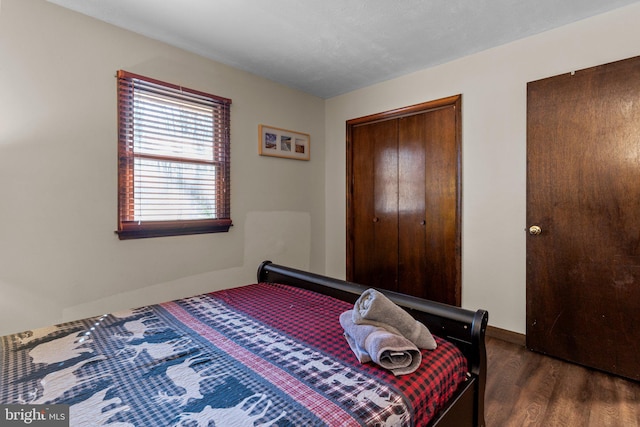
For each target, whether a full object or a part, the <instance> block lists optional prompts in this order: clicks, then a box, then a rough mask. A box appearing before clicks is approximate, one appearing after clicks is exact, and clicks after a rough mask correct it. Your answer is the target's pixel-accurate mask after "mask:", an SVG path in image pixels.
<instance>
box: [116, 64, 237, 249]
mask: <svg viewBox="0 0 640 427" xmlns="http://www.w3.org/2000/svg"><path fill="white" fill-rule="evenodd" d="M117 77H118V211H119V213H118V216H119V220H118V230H117V231H116V233H117V234H118V236H119V238H120V239H136V238H142V237H159V236H175V235H182V234H199V233H216V232H225V231H229V227H230V226H231V216H230V191H229V164H230V160H229V151H230V150H229V145H230V144H229V140H230V138H229V124H230V118H229V110H230V106H231V100H230V99H226V98H221V97H219V96H215V95H210V94H206V93H202V92H198V91H195V90H191V89H186V88H183V87H180V86H176V85H172V84H168V83H164V82H160V81H157V80H153V79H149V78H147V77H143V76H139V75H136V74H132V73H129V72H127V71H122V70H120V71H118V76H117Z"/></svg>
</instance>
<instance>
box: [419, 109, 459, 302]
mask: <svg viewBox="0 0 640 427" xmlns="http://www.w3.org/2000/svg"><path fill="white" fill-rule="evenodd" d="M424 118H425V123H424V127H425V129H426V141H425V158H426V164H427V165H428V167H426V168H425V176H424V179H425V182H426V186H425V188H426V194H425V200H426V204H425V218H426V225H425V240H426V252H427V273H426V274H427V276H428V282H429V283H428V285H427V287H426V289H427V294H426V296H425V297H426V298H428V299H433V300H436V301H440V302H445V303H447V304H451V305H458V306H459V305H460V300H461V298H460V287H459V286H455V284H456V283H459V280H460V277H459V271H460V270H459V260H460V252H461V247H460V241H461V239H460V212H461V210H460V197H459V195H458V191H459V189H460V184H459V180H460V158H459V153H460V147H459V141H458V138H457V136H456V129H457V128H458V124H457V123H456V120H457V112H456V107H455V106H448V107H445V108H441V109H437V110H434V111H431V112H429V113H427V114H425V116H424Z"/></svg>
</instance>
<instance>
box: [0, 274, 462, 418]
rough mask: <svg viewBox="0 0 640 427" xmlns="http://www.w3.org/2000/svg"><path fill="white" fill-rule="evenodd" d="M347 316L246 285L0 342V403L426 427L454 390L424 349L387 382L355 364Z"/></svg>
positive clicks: (82, 413)
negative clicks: (416, 363) (342, 320)
mask: <svg viewBox="0 0 640 427" xmlns="http://www.w3.org/2000/svg"><path fill="white" fill-rule="evenodd" d="M350 308H352V305H351V304H348V303H345V302H342V301H339V300H336V299H333V298H330V297H327V296H324V295H319V294H316V293H313V292H309V291H305V290H301V289H296V288H292V287H289V286H284V285H273V284H263V283H261V284H255V285H249V286H244V287H241V288H235V289H229V290H224V291H219V292H214V293H210V294H205V295H199V296H195V297H191V298H185V299H181V300H176V301H172V302H167V303H164V304H159V305H152V306H147V307H141V308H138V309H135V310H127V311H122V312H117V313H112V314H108V315H104V316H100V317H97V318H91V319H84V320H79V321H75V322H69V323H65V324H61V325H56V326H52V327H48V328H41V329H36V330H33V331H28V332H25V333H20V334H15V335H9V336H5V337H2V338H0V345H1V346H2V347H1V348H0V403H3V404H15V403H23V404H26V403H30V404H43V403H46V404H55V403H65V404H69V405H70V421H71V423H70V424H71V426H91V427H96V426H109V425H111V426H138V427H143V426H184V427H190V426H198V427H200V426H210V425H215V426H324V425H329V426H405V425H407V426H408V425H416V426H424V425H427V424H428V422H429V420H430V419H431V418H432V417H433V416H434V414H435V413H436V412H437V411H438V410H439V409H440V408H441V406H442V405H443V404H444V403H445V402H446V401H447V400H448V399H449V398H450V396H451V395H452V394H453V392H454V391H455V389H456V388H457V385H458V384H459V383H460V382H462V381H464V380H465V378H466V370H467V368H466V361H465V359H464V357H463V356H462V355H461V353H460V352H459V351H458V350H457V349H456V347H455V346H453V345H452V344H450V343H448V342H446V341H444V340H442V339H439V338H437V337H436V340H437V342H438V348H437V349H436V350H435V351H432V352H431V351H426V350H423V362H422V364H421V367H420V368H419V369H418V370H417V371H416V372H415V373H413V374H410V375H406V376H401V377H395V376H393V375H392V374H391V373H389V372H387V371H385V370H383V369H381V368H379V367H377V366H376V365H373V364H360V363H359V362H358V361H357V359H356V358H355V356H354V355H353V353H352V352H351V350H350V349H349V346H348V344H347V342H346V340H345V338H344V336H343V331H342V328H341V326H340V324H339V322H338V316H339V315H340V313H342V312H343V311H345V310H347V309H350Z"/></svg>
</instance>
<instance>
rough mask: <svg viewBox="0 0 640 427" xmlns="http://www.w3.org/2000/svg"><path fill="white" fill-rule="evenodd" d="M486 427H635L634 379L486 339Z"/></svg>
mask: <svg viewBox="0 0 640 427" xmlns="http://www.w3.org/2000/svg"><path fill="white" fill-rule="evenodd" d="M487 359H488V361H487V365H488V367H487V388H486V395H485V411H486V412H485V416H486V421H487V427H510V426H514V427H516V426H517V427H521V426H532V427H533V426H540V427H556V426H559V427H564V426H566V427H574V426H589V427H606V426H611V427H638V426H640V383H637V382H633V381H629V380H626V379H623V378H621V377H617V376H613V375H609V374H606V373H603V372H601V371H595V370H592V369H589V368H585V367H582V366H579V365H575V364H572V363H567V362H563V361H561V360H559V359H555V358H552V357H549V356H544V355H541V354H539V353H534V352H531V351H529V350H527V349H526V348H525V347H523V346H519V345H516V344H512V343H509V342H506V341H503V340H500V339H497V338H493V337H487Z"/></svg>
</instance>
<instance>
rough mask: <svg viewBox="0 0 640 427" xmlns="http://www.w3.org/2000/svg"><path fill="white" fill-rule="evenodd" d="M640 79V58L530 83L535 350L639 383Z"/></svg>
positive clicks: (531, 330)
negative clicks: (536, 229)
mask: <svg viewBox="0 0 640 427" xmlns="http://www.w3.org/2000/svg"><path fill="white" fill-rule="evenodd" d="M638 81H640V57H636V58H631V59H627V60H624V61H619V62H615V63H611V64H605V65H602V66H598V67H593V68H589V69H586V70H580V71H576V72H575V73H571V74H564V75H560V76H556V77H551V78H548V79H544V80H539V81H536V82H530V83H529V84H528V85H527V165H528V166H527V226H531V225H537V226H540V227H541V229H542V232H541V233H540V234H538V235H529V236H527V347H529V348H530V349H533V350H536V351H539V352H541V353H543V354H549V355H553V356H556V357H560V358H562V359H564V360H569V361H573V362H576V363H580V364H582V365H586V366H590V367H593V368H596V369H601V370H604V371H607V372H611V373H614V374H618V375H622V376H625V377H627V378H631V379H634V380H640V346H639V344H638V343H639V342H640V328H638V327H637V324H638V322H639V321H640V314H639V313H640V311H639V310H638V301H640V215H639V212H640V143H639V141H640V102H638V99H640V85H638ZM594 342H597V343H599V344H600V345H598V346H594V345H593V343H594Z"/></svg>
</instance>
